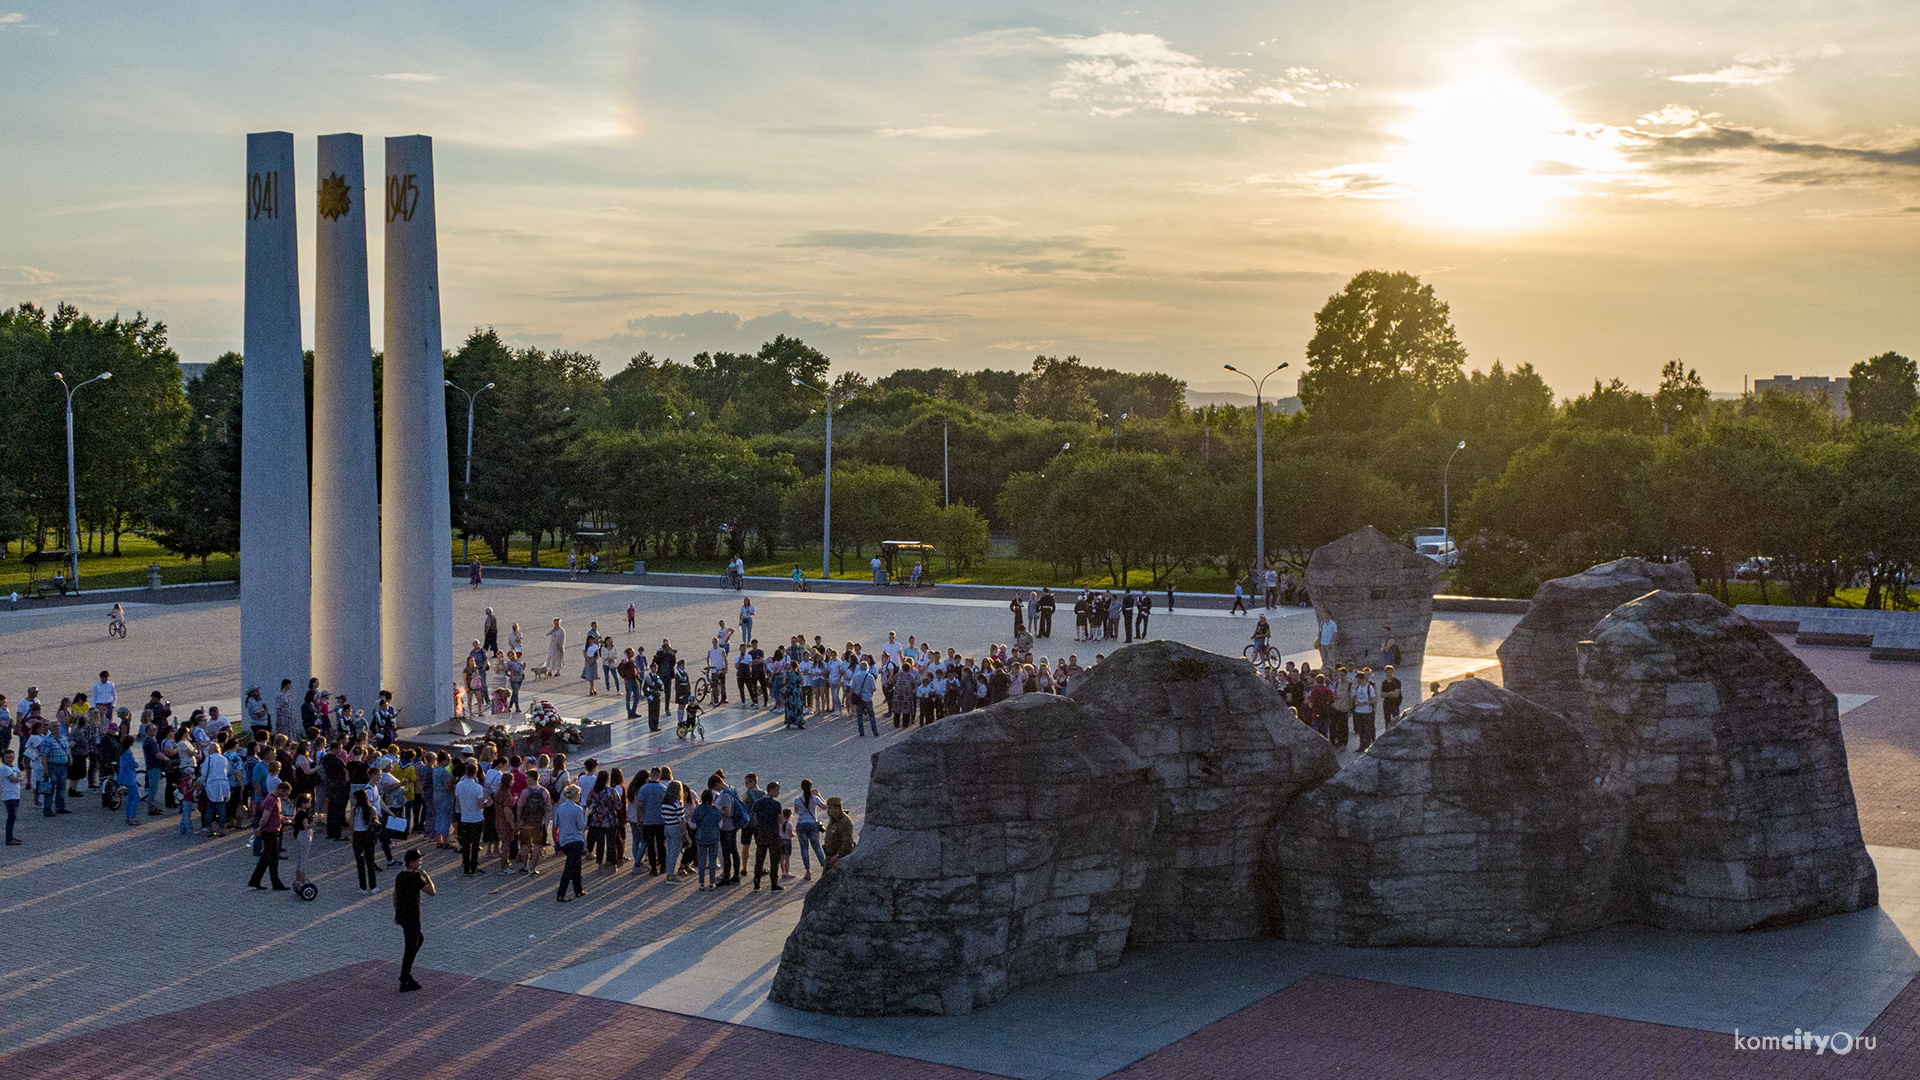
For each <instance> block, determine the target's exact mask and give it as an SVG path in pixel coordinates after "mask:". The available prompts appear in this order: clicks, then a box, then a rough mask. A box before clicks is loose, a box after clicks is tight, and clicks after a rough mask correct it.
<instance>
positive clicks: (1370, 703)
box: [1353, 668, 1380, 754]
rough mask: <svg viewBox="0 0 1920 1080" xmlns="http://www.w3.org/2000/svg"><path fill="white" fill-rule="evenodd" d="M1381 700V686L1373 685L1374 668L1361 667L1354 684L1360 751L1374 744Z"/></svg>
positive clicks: (1355, 717)
mask: <svg viewBox="0 0 1920 1080" xmlns="http://www.w3.org/2000/svg"><path fill="white" fill-rule="evenodd" d="M1379 701H1380V688H1379V687H1377V686H1375V685H1373V669H1372V668H1361V669H1360V677H1359V680H1358V681H1357V682H1355V683H1354V684H1353V731H1354V734H1356V735H1358V736H1359V737H1360V752H1361V753H1363V754H1364V753H1366V752H1367V747H1369V746H1372V745H1373V716H1374V709H1375V707H1376V706H1377V705H1378V704H1379Z"/></svg>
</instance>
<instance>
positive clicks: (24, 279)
mask: <svg viewBox="0 0 1920 1080" xmlns="http://www.w3.org/2000/svg"><path fill="white" fill-rule="evenodd" d="M6 21H7V20H6V18H5V17H4V16H0V22H6ZM59 276H60V275H58V274H54V273H50V272H48V271H46V270H42V269H40V268H39V267H35V266H4V267H0V284H5V285H46V284H49V283H51V282H53V281H54V280H55V279H56V278H58V277H59Z"/></svg>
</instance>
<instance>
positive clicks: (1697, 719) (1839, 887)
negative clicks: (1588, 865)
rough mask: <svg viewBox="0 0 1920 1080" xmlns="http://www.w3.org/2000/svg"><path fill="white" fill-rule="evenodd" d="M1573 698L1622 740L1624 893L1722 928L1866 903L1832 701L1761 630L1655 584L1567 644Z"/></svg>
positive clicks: (1638, 907) (1668, 913) (1669, 917)
mask: <svg viewBox="0 0 1920 1080" xmlns="http://www.w3.org/2000/svg"><path fill="white" fill-rule="evenodd" d="M1579 672H1580V680H1581V682H1582V684H1583V685H1584V686H1585V687H1586V689H1587V691H1588V693H1589V694H1590V695H1591V703H1590V705H1589V712H1590V714H1591V715H1592V716H1594V717H1596V718H1598V717H1601V716H1603V715H1612V716H1616V717H1619V718H1621V719H1622V720H1624V721H1626V722H1627V723H1628V724H1629V725H1630V726H1631V727H1632V728H1633V729H1634V732H1635V736H1636V741H1637V750H1636V762H1635V766H1634V775H1633V781H1634V791H1633V794H1632V796H1631V801H1630V803H1629V807H1628V815H1627V826H1628V828H1627V865H1626V871H1627V876H1626V878H1625V879H1624V880H1625V881H1626V882H1627V884H1628V885H1629V886H1630V888H1631V890H1632V891H1631V893H1630V895H1629V896H1628V897H1627V899H1628V900H1629V901H1630V903H1631V914H1632V915H1633V917H1634V918H1636V919H1638V920H1639V921H1642V922H1648V923H1651V924H1653V925H1655V926H1660V927H1667V928H1672V929H1680V930H1703V931H1732V930H1744V929H1749V928H1752V927H1761V926H1770V925H1778V924H1781V923H1786V922H1791V921H1795V920H1799V919H1806V918H1812V917H1815V916H1820V915H1832V914H1838V913H1840V912H1845V911H1856V910H1858V909H1860V908H1865V907H1872V906H1873V905H1874V904H1875V903H1877V902H1878V898H1879V889H1878V883H1877V879H1876V877H1875V873H1874V868H1873V862H1872V860H1871V859H1870V858H1868V856H1867V852H1866V847H1865V845H1864V844H1863V843H1862V841H1861V838H1860V821H1859V816H1858V814H1857V812H1856V811H1855V809H1854V802H1853V785H1852V782H1851V780H1850V779H1849V777H1848V775H1847V750H1846V744H1845V742H1844V741H1843V740H1842V737H1841V733H1840V709H1839V704H1838V702H1837V701H1835V699H1834V696H1833V693H1832V692H1831V691H1829V690H1828V689H1827V688H1826V686H1825V685H1824V684H1823V683H1821V681H1820V680H1819V679H1818V678H1817V677H1816V676H1815V675H1814V674H1813V673H1812V672H1811V671H1809V670H1807V666H1806V665H1805V664H1804V663H1802V662H1801V661H1800V659H1799V658H1798V657H1796V656H1794V655H1793V654H1792V653H1791V652H1789V651H1787V649H1786V647H1785V646H1783V645H1781V644H1780V643H1779V642H1777V641H1775V640H1774V638H1773V636H1772V635H1771V634H1769V633H1767V632H1766V631H1765V630H1763V629H1761V628H1760V627H1759V626H1757V625H1755V624H1754V623H1753V622H1751V621H1749V620H1748V619H1745V618H1743V617H1741V616H1739V615H1736V614H1735V613H1734V612H1732V611H1731V610H1729V609H1728V608H1727V607H1726V606H1725V605H1723V604H1721V603H1720V602H1719V601H1717V600H1715V599H1714V598H1713V597H1711V596H1707V595H1705V594H1703V593H1686V594H1682V593H1674V592H1656V593H1652V594H1649V595H1647V596H1643V597H1641V598H1639V599H1637V600H1634V601H1631V602H1629V603H1627V604H1624V605H1622V606H1621V607H1620V608H1618V609H1616V610H1615V611H1614V612H1613V613H1612V614H1611V615H1609V616H1607V617H1606V618H1605V619H1603V620H1602V621H1601V622H1600V624H1599V625H1598V626H1597V627H1595V628H1594V632H1593V636H1592V639H1591V640H1588V641H1583V642H1581V643H1580V645H1579Z"/></svg>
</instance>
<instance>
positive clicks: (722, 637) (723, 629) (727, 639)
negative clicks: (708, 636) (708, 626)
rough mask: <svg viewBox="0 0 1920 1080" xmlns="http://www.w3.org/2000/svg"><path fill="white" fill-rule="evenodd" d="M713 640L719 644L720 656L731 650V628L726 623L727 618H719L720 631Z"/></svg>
mask: <svg viewBox="0 0 1920 1080" xmlns="http://www.w3.org/2000/svg"><path fill="white" fill-rule="evenodd" d="M714 640H715V641H717V642H718V643H719V645H720V653H721V655H722V657H724V656H725V655H726V654H727V653H730V652H732V651H733V628H732V627H730V626H728V625H727V620H725V619H721V620H720V633H719V634H718V635H717V636H716V637H715V639H714Z"/></svg>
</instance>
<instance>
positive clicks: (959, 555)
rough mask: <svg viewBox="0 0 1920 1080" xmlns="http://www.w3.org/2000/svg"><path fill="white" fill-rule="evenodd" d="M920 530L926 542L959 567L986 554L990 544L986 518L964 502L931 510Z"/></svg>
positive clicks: (964, 566) (962, 567)
mask: <svg viewBox="0 0 1920 1080" xmlns="http://www.w3.org/2000/svg"><path fill="white" fill-rule="evenodd" d="M922 532H923V534H924V535H923V539H925V540H926V542H927V543H929V544H932V545H933V546H935V547H937V548H939V549H940V551H941V552H942V553H943V554H945V555H946V557H947V558H948V559H950V560H951V561H952V563H953V565H954V566H957V567H959V568H960V569H962V570H965V569H967V568H968V567H970V566H972V565H973V564H974V563H975V562H976V561H978V560H979V559H981V558H983V557H985V555H986V554H987V552H988V551H989V550H991V548H992V544H991V542H990V539H989V537H988V534H987V519H986V518H985V517H984V516H982V515H981V513H980V511H978V510H975V509H974V508H973V507H971V506H968V505H967V504H966V503H963V502H957V503H954V504H953V505H952V506H943V507H940V508H939V509H937V510H934V511H933V512H932V513H931V514H929V515H928V517H927V524H926V527H925V528H924V529H923V530H922Z"/></svg>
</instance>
